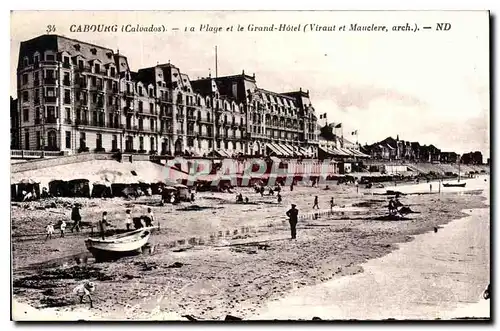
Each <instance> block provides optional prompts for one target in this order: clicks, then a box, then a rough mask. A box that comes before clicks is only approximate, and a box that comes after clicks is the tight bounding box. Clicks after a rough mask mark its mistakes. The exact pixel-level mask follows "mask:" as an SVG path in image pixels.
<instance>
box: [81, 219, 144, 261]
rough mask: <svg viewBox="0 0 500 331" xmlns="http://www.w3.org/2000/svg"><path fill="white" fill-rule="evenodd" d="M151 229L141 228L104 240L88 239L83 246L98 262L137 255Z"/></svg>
mask: <svg viewBox="0 0 500 331" xmlns="http://www.w3.org/2000/svg"><path fill="white" fill-rule="evenodd" d="M152 229H153V227H147V228H141V229H138V230H134V231H130V232H126V233H122V234H119V235H116V236H112V237H109V238H105V239H101V238H99V239H96V238H88V239H87V240H85V246H87V249H88V250H89V251H90V252H91V253H92V255H93V256H94V257H95V258H96V260H99V261H103V260H114V259H118V258H120V257H123V256H130V255H137V254H140V253H141V251H142V247H143V246H144V245H146V244H147V242H148V240H149V236H150V235H151V230H152Z"/></svg>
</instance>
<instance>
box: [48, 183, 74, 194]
mask: <svg viewBox="0 0 500 331" xmlns="http://www.w3.org/2000/svg"><path fill="white" fill-rule="evenodd" d="M68 191H69V190H68V182H66V181H64V180H59V179H58V180H53V181H50V182H49V193H50V194H51V195H52V196H55V197H67V196H69V195H68Z"/></svg>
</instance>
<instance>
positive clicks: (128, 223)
mask: <svg viewBox="0 0 500 331" xmlns="http://www.w3.org/2000/svg"><path fill="white" fill-rule="evenodd" d="M131 225H132V217H131V216H130V209H127V210H126V211H125V226H126V227H127V231H130V226H131Z"/></svg>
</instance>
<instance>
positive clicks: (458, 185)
mask: <svg viewBox="0 0 500 331" xmlns="http://www.w3.org/2000/svg"><path fill="white" fill-rule="evenodd" d="M465 184H467V183H466V182H463V183H443V186H444V187H465Z"/></svg>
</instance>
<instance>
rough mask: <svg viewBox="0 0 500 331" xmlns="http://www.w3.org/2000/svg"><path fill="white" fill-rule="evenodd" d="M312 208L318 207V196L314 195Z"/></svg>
mask: <svg viewBox="0 0 500 331" xmlns="http://www.w3.org/2000/svg"><path fill="white" fill-rule="evenodd" d="M314 208H316V209H319V205H318V196H315V197H314V204H313V209H314Z"/></svg>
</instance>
